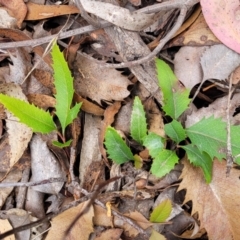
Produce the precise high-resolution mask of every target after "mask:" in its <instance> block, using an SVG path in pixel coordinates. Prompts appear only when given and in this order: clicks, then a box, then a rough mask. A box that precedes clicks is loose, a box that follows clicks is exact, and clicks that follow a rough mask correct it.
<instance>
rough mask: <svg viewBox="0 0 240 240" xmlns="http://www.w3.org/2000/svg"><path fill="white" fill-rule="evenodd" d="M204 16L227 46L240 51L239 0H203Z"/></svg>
mask: <svg viewBox="0 0 240 240" xmlns="http://www.w3.org/2000/svg"><path fill="white" fill-rule="evenodd" d="M200 3H201V6H202V12H203V15H204V18H205V20H206V22H207V24H208V26H209V27H210V29H211V30H212V31H213V33H214V34H215V35H216V36H217V38H218V39H219V40H220V41H221V42H223V43H224V44H225V45H226V46H228V47H229V48H231V49H233V50H234V51H236V52H238V53H240V25H239V20H240V6H239V1H238V0H232V1H228V0H221V1H219V0H211V1H209V0H201V1H200Z"/></svg>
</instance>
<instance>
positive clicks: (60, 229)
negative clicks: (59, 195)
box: [46, 201, 94, 240]
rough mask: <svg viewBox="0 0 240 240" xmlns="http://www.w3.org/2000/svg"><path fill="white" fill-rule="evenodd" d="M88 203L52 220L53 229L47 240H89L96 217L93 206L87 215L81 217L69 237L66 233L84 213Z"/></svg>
mask: <svg viewBox="0 0 240 240" xmlns="http://www.w3.org/2000/svg"><path fill="white" fill-rule="evenodd" d="M87 204H88V201H86V202H83V203H81V204H79V205H78V206H77V207H73V208H70V209H68V210H66V211H65V212H63V213H61V214H59V215H58V216H56V217H55V218H53V220H52V227H51V229H50V231H49V233H48V235H47V237H46V240H55V239H65V240H79V239H81V240H88V239H89V235H90V234H91V233H92V232H93V222H92V218H93V217H94V211H93V207H92V206H91V207H90V208H89V210H88V212H87V213H85V214H84V215H83V216H81V217H80V218H79V219H78V221H77V222H76V224H75V225H74V226H73V227H72V228H71V230H70V233H69V235H68V236H65V232H66V230H67V229H68V227H69V226H70V225H71V223H72V222H73V220H74V219H75V217H76V216H77V215H79V213H81V212H82V211H84V209H85V207H86V205H87Z"/></svg>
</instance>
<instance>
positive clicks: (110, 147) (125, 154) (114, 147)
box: [104, 126, 134, 164]
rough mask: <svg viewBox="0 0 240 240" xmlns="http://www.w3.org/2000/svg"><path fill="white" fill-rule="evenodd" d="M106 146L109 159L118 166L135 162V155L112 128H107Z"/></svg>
mask: <svg viewBox="0 0 240 240" xmlns="http://www.w3.org/2000/svg"><path fill="white" fill-rule="evenodd" d="M104 143H105V146H106V148H107V153H108V155H109V157H110V158H111V159H112V160H113V161H114V162H115V163H118V164H122V163H125V162H128V161H129V160H134V157H133V154H132V152H131V150H130V148H129V147H128V146H127V144H126V143H125V142H124V141H123V139H122V138H121V136H120V135H119V134H118V133H117V131H116V130H115V129H114V128H112V127H110V126H109V127H107V130H106V133H105V142H104Z"/></svg>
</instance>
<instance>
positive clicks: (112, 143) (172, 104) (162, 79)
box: [105, 59, 240, 183]
mask: <svg viewBox="0 0 240 240" xmlns="http://www.w3.org/2000/svg"><path fill="white" fill-rule="evenodd" d="M156 66H157V75H158V80H159V86H160V88H161V90H162V93H163V98H164V106H163V110H164V111H165V113H166V115H167V116H169V117H171V119H172V121H171V122H170V123H168V124H165V126H164V131H165V134H166V135H167V136H168V137H169V138H170V139H171V140H172V141H173V142H175V144H174V145H175V146H176V147H175V149H174V150H168V149H166V148H165V146H166V144H165V143H166V138H163V137H161V136H159V135H157V134H155V133H152V132H148V131H147V122H146V117H145V112H144V109H143V105H142V103H141V101H140V99H139V98H138V97H135V99H134V103H133V110H132V115H131V126H130V132H131V137H132V138H133V139H134V140H135V141H136V142H138V143H139V144H140V145H143V146H144V147H146V148H147V149H148V150H149V154H150V156H151V157H152V159H153V163H152V166H151V172H152V173H153V174H154V175H156V176H157V177H163V176H164V175H166V174H167V173H169V172H170V171H171V170H172V169H173V168H174V165H175V164H176V163H177V162H178V161H179V158H178V156H177V154H176V150H177V149H179V148H182V149H184V150H185V151H186V154H187V157H188V159H189V161H190V162H191V163H192V164H193V165H194V166H197V167H200V168H201V169H202V170H203V174H204V177H205V180H206V182H207V183H210V182H211V179H212V166H213V159H214V157H216V158H217V159H218V160H220V161H221V160H222V159H223V158H225V157H226V150H227V130H226V129H227V126H226V122H223V121H222V120H221V119H220V118H214V117H213V116H212V117H209V118H203V119H202V120H201V121H199V122H197V123H196V124H194V125H192V126H190V127H187V128H184V127H183V125H182V124H181V123H180V121H178V118H179V117H180V115H181V114H182V113H183V112H184V111H185V110H186V109H187V108H188V105H189V103H190V99H189V91H188V90H186V89H184V88H182V87H181V86H180V85H179V82H178V80H177V78H176V76H175V75H174V73H173V72H172V70H171V68H170V67H169V66H168V65H167V64H166V63H165V62H164V61H162V60H159V59H157V60H156ZM230 133H231V148H232V154H233V156H237V155H238V154H239V153H240V144H239V139H240V126H231V131H230ZM186 140H187V141H186ZM105 145H106V148H107V153H108V154H109V157H110V158H111V159H112V160H113V161H114V162H116V163H118V164H122V163H124V162H127V161H130V160H133V161H135V162H137V161H138V157H137V156H136V155H135V156H134V155H133V153H132V151H131V149H130V148H129V147H128V146H127V144H126V143H125V141H123V139H122V138H121V137H120V135H119V134H118V133H117V131H116V130H115V129H114V128H113V127H111V126H109V127H108V128H107V131H106V134H105ZM235 162H236V163H237V164H240V158H239V157H237V158H236V159H235Z"/></svg>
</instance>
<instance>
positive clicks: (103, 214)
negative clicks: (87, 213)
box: [93, 204, 113, 227]
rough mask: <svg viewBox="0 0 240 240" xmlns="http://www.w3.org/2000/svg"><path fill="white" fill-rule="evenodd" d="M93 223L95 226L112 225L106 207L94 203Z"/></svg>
mask: <svg viewBox="0 0 240 240" xmlns="http://www.w3.org/2000/svg"><path fill="white" fill-rule="evenodd" d="M93 223H94V225H96V226H103V227H113V223H112V218H110V217H108V216H107V211H106V209H104V208H102V207H100V206H98V205H96V204H95V205H94V217H93Z"/></svg>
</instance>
